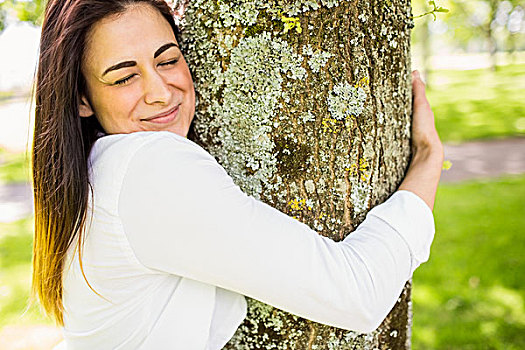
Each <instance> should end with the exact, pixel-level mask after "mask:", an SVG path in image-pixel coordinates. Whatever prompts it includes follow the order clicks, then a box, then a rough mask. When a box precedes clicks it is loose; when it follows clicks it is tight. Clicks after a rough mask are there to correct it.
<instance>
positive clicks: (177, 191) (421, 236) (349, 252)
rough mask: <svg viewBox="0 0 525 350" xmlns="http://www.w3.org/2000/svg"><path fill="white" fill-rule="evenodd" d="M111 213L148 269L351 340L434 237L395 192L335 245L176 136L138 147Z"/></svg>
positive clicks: (392, 295) (390, 301)
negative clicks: (344, 332)
mask: <svg viewBox="0 0 525 350" xmlns="http://www.w3.org/2000/svg"><path fill="white" fill-rule="evenodd" d="M183 141H185V142H183ZM119 215H120V218H121V220H122V224H123V227H124V230H125V232H126V236H127V237H128V239H129V242H130V245H131V247H132V249H133V251H134V252H135V254H136V257H137V259H138V260H139V261H140V262H141V263H142V264H144V265H145V266H146V267H148V268H150V269H154V270H159V271H163V272H167V273H171V274H176V275H179V276H182V277H187V278H191V279H194V280H198V281H201V282H204V283H208V284H212V285H216V286H219V287H221V288H225V289H229V290H232V291H234V292H237V293H240V294H243V295H246V296H249V297H252V298H254V299H257V300H260V301H262V302H264V303H267V304H270V305H272V306H275V307H277V308H279V309H282V310H285V311H288V312H290V313H293V314H296V315H298V316H301V317H304V318H307V319H310V320H313V321H316V322H320V323H324V324H328V325H331V326H335V327H339V328H343V329H349V330H356V331H360V332H370V331H372V330H374V329H376V328H377V327H378V326H379V325H380V324H381V322H382V321H383V319H384V318H385V317H386V315H387V314H388V313H389V312H390V310H391V309H392V307H393V306H394V305H395V303H396V301H397V299H398V297H399V295H400V294H401V291H402V289H403V286H404V284H405V283H406V281H407V280H408V279H409V278H410V277H411V276H412V272H413V270H414V269H415V268H416V267H417V266H419V264H420V263H422V262H424V261H426V260H427V259H428V256H429V250H430V244H431V242H432V239H433V235H434V221H433V217H432V212H431V210H430V208H429V207H428V206H427V205H426V204H425V202H424V201H423V200H422V199H420V198H419V197H418V196H417V195H415V194H413V193H411V192H408V191H398V192H396V193H395V194H394V195H393V196H392V197H391V198H390V199H389V200H388V201H387V202H386V203H385V204H382V205H380V206H377V207H376V208H374V209H372V210H371V211H370V212H369V214H368V215H367V218H366V220H365V221H364V222H363V223H362V224H361V225H360V226H359V227H358V228H357V229H356V230H355V231H354V232H353V233H351V234H350V235H349V236H348V237H347V238H346V239H344V240H343V241H341V242H339V243H337V242H334V241H332V240H331V239H329V238H326V237H324V236H321V235H319V234H318V233H316V232H315V231H313V230H311V229H310V228H309V227H308V226H307V225H305V224H303V223H300V222H299V221H297V220H295V219H293V218H291V217H289V216H287V215H286V214H284V213H282V212H280V211H278V210H276V209H274V208H272V207H270V206H268V205H266V204H264V203H262V202H260V201H257V200H256V199H254V198H252V197H250V196H247V195H246V194H244V193H243V192H242V191H241V190H240V189H239V187H238V186H236V185H235V184H234V183H233V181H232V179H231V178H230V176H228V174H227V173H226V172H225V170H224V169H223V168H222V167H221V166H220V165H219V164H218V163H217V162H216V161H215V159H214V158H213V157H212V156H211V155H209V154H208V153H206V152H205V151H204V150H202V149H201V148H200V147H198V146H197V145H195V144H193V143H191V142H189V141H186V140H178V139H176V138H163V139H157V140H156V141H155V142H150V143H149V144H148V143H147V144H145V145H144V146H142V147H141V148H140V149H139V150H138V151H137V153H136V154H135V155H134V156H133V158H132V160H131V162H130V164H129V167H128V170H127V173H126V174H125V176H124V180H123V184H122V189H121V194H120V200H119Z"/></svg>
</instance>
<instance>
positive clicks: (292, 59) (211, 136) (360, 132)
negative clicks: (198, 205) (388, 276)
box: [183, 0, 413, 350]
mask: <svg viewBox="0 0 525 350" xmlns="http://www.w3.org/2000/svg"><path fill="white" fill-rule="evenodd" d="M411 15H412V14H411V7H410V1H409V0H372V1H368V0H366V1H365V0H361V1H358V0H353V1H342V0H319V1H316V0H303V1H301V0H297V1H282V0H270V1H268V0H245V1H242V0H232V1H228V0H190V2H189V4H188V7H187V9H186V14H185V20H184V22H183V28H184V32H183V38H184V39H183V50H184V51H185V56H186V58H187V61H188V63H189V64H190V67H191V70H192V73H193V76H194V80H195V86H196V90H197V99H198V103H197V111H196V117H195V123H194V129H193V131H192V132H191V134H190V138H192V139H193V140H195V141H196V142H198V143H199V144H200V145H202V146H203V147H204V148H206V149H207V150H208V151H209V152H210V153H211V154H213V155H214V156H215V157H216V158H217V159H218V161H219V162H220V163H221V164H222V165H223V166H224V167H225V168H226V170H227V171H228V172H229V174H230V175H232V177H233V178H234V180H235V181H236V183H237V184H238V185H239V186H240V187H241V188H242V189H243V190H244V191H245V192H247V193H248V194H250V195H252V196H254V197H256V198H259V199H261V200H263V201H265V202H266V203H268V204H270V205H272V206H274V207H276V208H278V209H279V210H281V211H283V212H285V213H287V214H289V215H290V216H293V217H295V218H297V219H298V220H301V221H303V222H305V223H306V224H308V225H310V226H311V227H312V228H313V229H315V230H316V231H318V232H319V234H322V235H325V236H328V237H330V238H332V239H334V240H336V241H339V240H341V239H343V238H344V237H345V236H346V235H348V234H351V232H352V231H353V230H354V229H355V228H356V227H357V225H358V224H359V223H360V222H362V221H363V219H364V218H365V215H366V213H367V211H368V210H370V209H371V208H372V207H374V206H376V205H377V204H379V203H382V202H383V201H385V200H386V199H387V198H388V197H389V195H390V194H392V193H393V192H394V191H395V190H396V188H397V187H398V185H399V184H400V182H401V180H402V178H403V176H404V173H405V171H406V169H407V167H408V163H409V158H410V116H411V90H410V46H409V45H410V29H411V28H412V27H413V21H412V20H411ZM232 258H233V257H232ZM271 258H272V257H271V256H268V259H271ZM284 268H285V267H284ZM276 288H278V286H276ZM248 303H249V310H248V317H247V318H246V320H245V322H244V323H243V324H242V325H241V326H240V327H239V329H238V331H237V333H236V334H235V336H234V337H233V338H232V339H231V341H230V342H229V343H228V345H227V346H226V349H250V350H251V349H355V348H370V349H375V348H380V349H404V348H409V347H410V329H411V311H410V309H411V302H410V282H408V283H407V285H406V286H405V289H404V291H403V293H402V295H401V296H400V298H399V300H398V303H397V304H396V306H395V307H394V309H393V310H392V311H391V313H390V314H389V315H388V317H387V318H386V319H385V320H384V322H383V324H382V325H381V326H380V327H379V329H378V330H377V331H375V332H372V333H370V334H357V333H355V332H350V331H345V330H341V329H336V328H332V327H328V326H324V325H321V324H316V323H314V322H311V321H308V320H304V319H300V318H298V317H296V316H294V315H291V314H288V313H285V312H283V311H281V310H278V309H275V308H273V307H271V306H268V305H265V304H262V303H260V302H258V301H255V300H251V299H249V300H248Z"/></svg>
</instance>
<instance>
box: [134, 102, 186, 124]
mask: <svg viewBox="0 0 525 350" xmlns="http://www.w3.org/2000/svg"><path fill="white" fill-rule="evenodd" d="M179 106H180V105H177V106H175V107H173V108H172V109H170V110H168V111H166V112H163V113H159V114H157V115H154V116H152V117H148V118H143V119H141V120H142V121H145V122H151V123H161V124H164V123H169V122H171V121H172V120H174V119H175V117H176V116H177V114H178V112H179Z"/></svg>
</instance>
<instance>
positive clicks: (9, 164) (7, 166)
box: [0, 148, 31, 184]
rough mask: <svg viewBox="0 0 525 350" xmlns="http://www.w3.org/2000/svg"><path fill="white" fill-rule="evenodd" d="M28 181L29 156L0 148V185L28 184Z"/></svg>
mask: <svg viewBox="0 0 525 350" xmlns="http://www.w3.org/2000/svg"><path fill="white" fill-rule="evenodd" d="M30 179H31V178H30V172H29V156H28V155H27V154H25V153H10V152H7V151H5V150H3V149H1V148H0V183H1V184H9V183H16V182H29V181H30Z"/></svg>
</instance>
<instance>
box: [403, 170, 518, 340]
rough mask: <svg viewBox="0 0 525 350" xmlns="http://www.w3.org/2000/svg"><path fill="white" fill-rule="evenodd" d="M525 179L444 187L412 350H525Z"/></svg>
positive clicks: (422, 273) (417, 302) (421, 274)
mask: <svg viewBox="0 0 525 350" xmlns="http://www.w3.org/2000/svg"><path fill="white" fill-rule="evenodd" d="M524 214H525V176H523V175H522V176H519V177H513V178H505V179H501V180H492V181H486V182H482V181H478V182H468V183H459V184H448V185H440V187H439V190H438V194H437V199H436V204H435V210H434V216H435V221H436V236H435V239H434V243H433V245H432V253H431V256H430V260H429V261H428V262H427V263H425V264H423V265H422V266H421V267H420V268H419V269H418V270H416V271H415V273H414V278H413V311H414V323H413V338H412V340H413V345H414V349H525V309H524V299H525V280H524V277H525V276H524V271H525V254H524V252H525V215H524Z"/></svg>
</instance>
